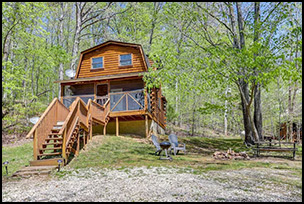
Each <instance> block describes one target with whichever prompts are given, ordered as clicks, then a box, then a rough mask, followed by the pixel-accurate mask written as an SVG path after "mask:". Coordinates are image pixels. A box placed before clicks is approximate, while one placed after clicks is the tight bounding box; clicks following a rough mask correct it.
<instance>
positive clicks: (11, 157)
mask: <svg viewBox="0 0 304 204" xmlns="http://www.w3.org/2000/svg"><path fill="white" fill-rule="evenodd" d="M32 159H33V142H29V143H26V144H23V145H20V146H16V147H2V162H4V161H8V162H9V164H8V176H11V175H12V174H13V173H15V172H16V171H17V170H19V169H20V168H22V167H23V166H25V165H29V161H30V160H32ZM2 177H6V171H5V167H4V166H3V165H2Z"/></svg>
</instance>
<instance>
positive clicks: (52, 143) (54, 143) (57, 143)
mask: <svg viewBox="0 0 304 204" xmlns="http://www.w3.org/2000/svg"><path fill="white" fill-rule="evenodd" d="M42 145H62V142H49V143H43V144H42Z"/></svg>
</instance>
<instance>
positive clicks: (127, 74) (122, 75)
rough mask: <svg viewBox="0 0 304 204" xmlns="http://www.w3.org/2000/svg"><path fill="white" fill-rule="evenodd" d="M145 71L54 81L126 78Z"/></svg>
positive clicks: (64, 82)
mask: <svg viewBox="0 0 304 204" xmlns="http://www.w3.org/2000/svg"><path fill="white" fill-rule="evenodd" d="M144 73H146V72H133V73H124V74H113V75H106V76H97V77H87V78H78V79H67V80H60V81H55V82H54V83H61V84H66V83H75V82H88V81H100V80H106V79H118V78H126V77H136V76H141V75H143V74H144Z"/></svg>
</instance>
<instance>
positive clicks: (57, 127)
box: [52, 125, 62, 130]
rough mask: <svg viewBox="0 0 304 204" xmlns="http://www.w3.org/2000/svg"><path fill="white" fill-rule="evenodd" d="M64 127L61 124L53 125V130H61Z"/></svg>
mask: <svg viewBox="0 0 304 204" xmlns="http://www.w3.org/2000/svg"><path fill="white" fill-rule="evenodd" d="M61 128H62V126H61V125H60V126H55V125H54V126H53V129H52V130H60V129H61Z"/></svg>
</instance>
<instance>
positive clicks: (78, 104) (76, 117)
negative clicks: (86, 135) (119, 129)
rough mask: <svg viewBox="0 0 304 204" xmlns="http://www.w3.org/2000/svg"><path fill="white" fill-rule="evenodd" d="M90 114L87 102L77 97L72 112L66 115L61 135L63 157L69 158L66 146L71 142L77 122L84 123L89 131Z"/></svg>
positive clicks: (72, 105)
mask: <svg viewBox="0 0 304 204" xmlns="http://www.w3.org/2000/svg"><path fill="white" fill-rule="evenodd" d="M88 116H89V110H88V109H87V107H86V104H85V103H84V102H83V101H82V99H81V98H80V97H77V98H76V100H75V101H74V102H73V103H72V104H71V106H70V113H69V115H68V116H67V117H66V120H65V121H64V123H63V125H62V128H61V130H60V131H59V133H58V134H59V135H62V138H63V144H62V147H63V148H62V157H63V158H64V159H65V160H67V154H66V147H67V145H68V143H69V139H70V138H71V135H72V133H73V131H74V129H75V127H74V126H75V124H77V123H78V122H79V123H81V124H82V126H83V128H84V129H85V130H86V131H88V130H89V127H88V126H87V123H88V120H87V117H88Z"/></svg>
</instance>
